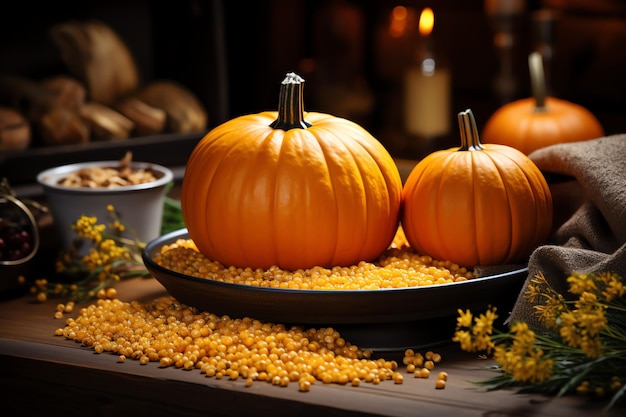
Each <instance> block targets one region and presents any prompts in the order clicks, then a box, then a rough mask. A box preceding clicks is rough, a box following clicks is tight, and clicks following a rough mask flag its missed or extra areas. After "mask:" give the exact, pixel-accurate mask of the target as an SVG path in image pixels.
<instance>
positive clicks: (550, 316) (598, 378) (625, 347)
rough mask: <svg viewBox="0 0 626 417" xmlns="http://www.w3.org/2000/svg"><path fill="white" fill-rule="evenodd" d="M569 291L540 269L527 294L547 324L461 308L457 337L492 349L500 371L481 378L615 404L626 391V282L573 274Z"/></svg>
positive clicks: (465, 344) (467, 345)
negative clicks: (502, 326) (502, 320)
mask: <svg viewBox="0 0 626 417" xmlns="http://www.w3.org/2000/svg"><path fill="white" fill-rule="evenodd" d="M567 283H568V286H569V293H570V295H569V296H565V295H562V294H560V293H558V292H557V291H555V290H554V289H553V288H552V287H551V286H550V284H549V283H548V281H547V280H546V278H545V276H544V275H543V274H541V273H539V274H538V275H537V276H535V277H534V278H533V279H532V280H531V282H530V283H529V286H528V289H527V291H526V292H525V293H524V297H525V298H526V299H527V300H528V301H529V302H532V303H533V306H534V312H535V315H536V316H537V317H538V319H539V321H540V322H541V324H543V326H544V327H545V331H544V330H541V331H539V330H537V331H534V330H532V329H531V328H530V327H529V325H528V324H527V323H525V322H522V321H517V322H514V323H511V324H510V326H509V327H508V329H507V330H506V331H502V330H499V329H498V328H495V327H494V323H495V321H496V319H497V318H498V315H497V314H496V309H495V308H492V307H489V308H488V309H487V311H486V312H485V313H483V314H480V315H477V316H474V314H472V312H470V311H469V310H466V311H462V310H459V311H458V313H459V316H458V317H457V325H456V331H455V334H454V337H453V339H452V340H453V341H454V342H457V343H459V344H460V347H461V349H463V350H465V351H468V352H484V353H486V354H490V355H492V356H493V359H494V361H495V366H494V367H493V368H494V369H496V370H497V371H498V372H499V374H498V375H497V376H495V377H493V378H490V379H488V380H487V381H482V382H479V383H478V384H480V385H483V386H486V387H488V388H489V389H500V388H504V387H510V386H518V387H522V391H524V392H540V393H543V394H546V395H555V396H562V395H566V394H591V395H594V396H595V397H599V398H601V399H608V400H607V405H606V408H607V409H609V408H611V407H613V406H614V405H616V404H617V403H620V402H621V401H623V399H624V398H625V397H626V376H625V375H626V296H625V293H626V286H625V285H624V282H623V280H622V278H621V277H620V276H619V275H617V274H614V273H608V272H607V273H602V274H577V273H573V274H571V276H570V277H568V279H567Z"/></svg>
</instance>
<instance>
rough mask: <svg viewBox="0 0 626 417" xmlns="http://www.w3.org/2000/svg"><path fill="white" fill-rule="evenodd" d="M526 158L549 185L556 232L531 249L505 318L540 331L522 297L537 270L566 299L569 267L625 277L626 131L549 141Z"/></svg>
mask: <svg viewBox="0 0 626 417" xmlns="http://www.w3.org/2000/svg"><path fill="white" fill-rule="evenodd" d="M529 157H530V158H531V159H532V160H533V161H534V162H535V164H536V165H537V166H538V167H539V169H541V171H542V172H544V174H545V175H546V178H547V179H548V183H549V184H550V189H551V191H552V196H553V201H554V215H555V217H554V233H553V235H552V237H551V239H550V241H549V242H548V244H546V245H545V246H540V247H538V248H537V249H536V250H535V251H534V252H533V253H532V254H531V256H530V259H529V263H528V278H527V279H526V283H525V284H524V286H523V288H522V290H521V292H520V295H519V296H518V299H517V301H516V303H515V305H514V307H513V311H512V312H511V315H510V316H509V319H508V320H507V322H511V321H513V320H523V321H525V322H527V323H528V324H529V325H530V326H531V327H532V328H533V329H535V330H540V329H542V326H541V324H540V322H539V321H538V320H537V317H536V316H535V315H534V313H533V306H532V305H531V303H529V302H528V301H527V300H526V299H525V298H524V293H525V292H526V288H527V285H528V282H529V281H530V279H532V278H533V277H534V276H535V275H536V274H538V273H539V272H542V273H543V274H544V276H545V277H546V279H547V281H548V282H549V283H550V284H551V285H552V286H553V288H554V289H555V290H557V291H558V292H559V293H561V294H563V296H564V297H565V298H571V297H570V296H569V293H568V285H567V282H566V279H567V277H568V276H569V275H570V274H571V273H572V272H579V273H600V272H614V273H617V274H619V275H620V276H621V277H622V278H623V279H626V134H620V135H614V136H607V137H603V138H599V139H594V140H590V141H585V142H576V143H568V144H558V145H553V146H548V147H546V148H542V149H539V150H536V151H535V152H533V153H531V154H530V155H529ZM557 177H558V178H559V179H560V181H555V178H557Z"/></svg>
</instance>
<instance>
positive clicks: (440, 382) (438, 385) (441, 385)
mask: <svg viewBox="0 0 626 417" xmlns="http://www.w3.org/2000/svg"><path fill="white" fill-rule="evenodd" d="M445 387H446V381H445V380H443V379H438V380H437V382H435V388H436V389H444V388H445Z"/></svg>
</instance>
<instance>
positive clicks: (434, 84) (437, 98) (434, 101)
mask: <svg viewBox="0 0 626 417" xmlns="http://www.w3.org/2000/svg"><path fill="white" fill-rule="evenodd" d="M434 23H435V18H434V14H433V11H432V10H431V9H430V8H425V9H424V10H423V11H422V14H421V16H420V20H419V31H420V35H421V36H422V37H423V38H424V40H425V43H426V48H425V52H424V53H422V54H420V56H419V60H418V63H417V65H414V66H411V67H410V68H409V69H408V70H407V72H406V74H405V106H404V109H405V128H406V130H407V132H408V133H410V134H414V135H417V136H420V137H423V138H427V139H429V138H434V137H438V136H444V135H446V134H448V132H449V131H450V120H449V119H450V72H449V71H448V69H447V68H442V67H441V65H440V63H438V62H437V61H436V60H435V55H434V54H433V51H432V46H431V40H430V34H431V32H432V30H433V26H434Z"/></svg>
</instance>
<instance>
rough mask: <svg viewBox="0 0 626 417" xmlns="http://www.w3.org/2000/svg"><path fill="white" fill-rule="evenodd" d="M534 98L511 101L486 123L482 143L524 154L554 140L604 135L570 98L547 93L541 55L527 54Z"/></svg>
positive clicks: (596, 123)
mask: <svg viewBox="0 0 626 417" xmlns="http://www.w3.org/2000/svg"><path fill="white" fill-rule="evenodd" d="M529 67H530V75H531V84H532V87H533V97H529V98H523V99H520V100H516V101H512V102H510V103H507V104H505V105H503V106H502V107H500V108H499V109H498V110H496V111H495V112H494V113H493V114H492V115H491V117H490V118H489V119H488V120H487V123H485V127H484V129H483V131H482V135H481V138H482V141H483V143H499V144H502V145H509V146H512V147H514V148H516V149H518V150H520V151H522V152H524V153H525V154H526V155H528V154H530V153H531V152H532V151H534V150H536V149H539V148H543V147H545V146H549V145H554V144H557V143H566V142H578V141H583V140H589V139H595V138H599V137H601V136H603V135H604V129H603V127H602V125H601V124H600V121H599V120H598V119H597V118H596V117H595V116H594V115H593V113H591V112H590V111H589V110H588V109H586V108H585V107H583V106H580V105H578V104H576V103H572V102H571V101H566V100H561V99H558V98H555V97H547V96H546V88H545V78H544V75H543V66H542V61H541V55H539V54H538V53H533V54H531V55H530V57H529Z"/></svg>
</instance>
